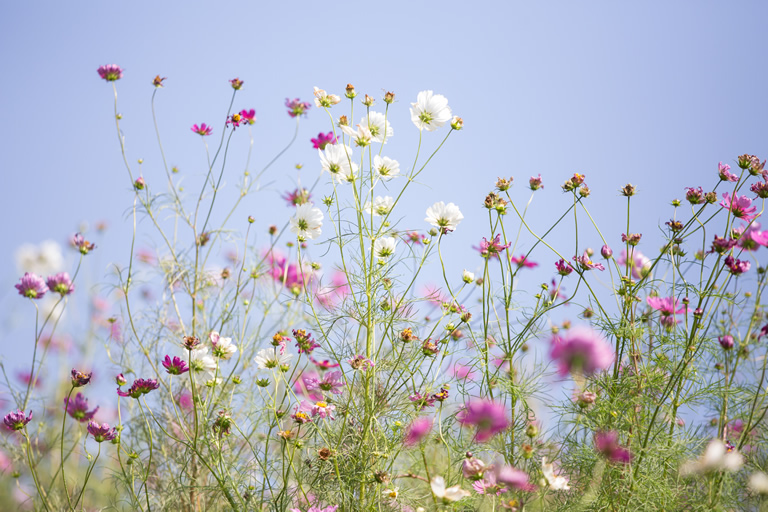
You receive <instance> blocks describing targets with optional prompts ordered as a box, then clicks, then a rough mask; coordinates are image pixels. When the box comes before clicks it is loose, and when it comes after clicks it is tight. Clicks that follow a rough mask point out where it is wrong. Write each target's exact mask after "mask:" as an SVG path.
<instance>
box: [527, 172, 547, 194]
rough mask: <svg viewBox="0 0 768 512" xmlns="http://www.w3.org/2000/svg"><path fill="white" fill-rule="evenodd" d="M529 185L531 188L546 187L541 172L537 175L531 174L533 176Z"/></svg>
mask: <svg viewBox="0 0 768 512" xmlns="http://www.w3.org/2000/svg"><path fill="white" fill-rule="evenodd" d="M528 186H529V187H530V188H531V190H539V189H540V188H544V185H542V184H541V174H539V175H538V176H537V177H533V176H531V178H530V179H529V180H528Z"/></svg>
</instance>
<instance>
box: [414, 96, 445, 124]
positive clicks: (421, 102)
mask: <svg viewBox="0 0 768 512" xmlns="http://www.w3.org/2000/svg"><path fill="white" fill-rule="evenodd" d="M450 119H451V109H450V108H449V107H448V100H447V99H446V98H445V96H443V95H441V94H434V93H433V92H432V91H421V92H420V93H419V94H418V96H417V97H416V103H411V121H413V124H414V125H416V128H418V129H419V130H424V129H426V130H427V131H430V132H431V131H434V130H436V129H437V128H439V127H441V126H443V125H444V124H445V123H447V122H448V121H450Z"/></svg>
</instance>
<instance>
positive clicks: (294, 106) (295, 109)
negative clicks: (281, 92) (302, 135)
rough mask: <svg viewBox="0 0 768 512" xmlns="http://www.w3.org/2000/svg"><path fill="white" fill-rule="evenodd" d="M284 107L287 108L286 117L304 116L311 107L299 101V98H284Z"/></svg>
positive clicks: (307, 103) (305, 102)
mask: <svg viewBox="0 0 768 512" xmlns="http://www.w3.org/2000/svg"><path fill="white" fill-rule="evenodd" d="M285 106H286V107H288V115H289V116H291V117H298V116H301V115H303V116H305V117H306V115H307V110H309V108H310V107H311V106H312V105H311V104H310V103H309V102H307V101H301V100H300V99H299V98H294V99H289V98H285Z"/></svg>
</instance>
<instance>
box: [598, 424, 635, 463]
mask: <svg viewBox="0 0 768 512" xmlns="http://www.w3.org/2000/svg"><path fill="white" fill-rule="evenodd" d="M595 448H596V449H597V451H598V452H600V454H601V455H603V456H604V457H605V458H607V459H608V460H610V461H611V462H620V463H622V464H629V463H630V461H631V460H632V454H631V453H630V452H629V450H627V449H626V448H624V447H623V446H620V445H619V434H618V433H617V432H615V431H612V430H610V431H599V432H597V433H595Z"/></svg>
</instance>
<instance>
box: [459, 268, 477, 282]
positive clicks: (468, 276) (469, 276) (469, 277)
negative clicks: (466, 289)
mask: <svg viewBox="0 0 768 512" xmlns="http://www.w3.org/2000/svg"><path fill="white" fill-rule="evenodd" d="M461 280H462V281H464V282H465V283H467V284H469V283H471V282H472V281H474V280H475V274H473V273H472V272H470V271H469V270H466V269H464V272H463V273H462V274H461Z"/></svg>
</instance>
